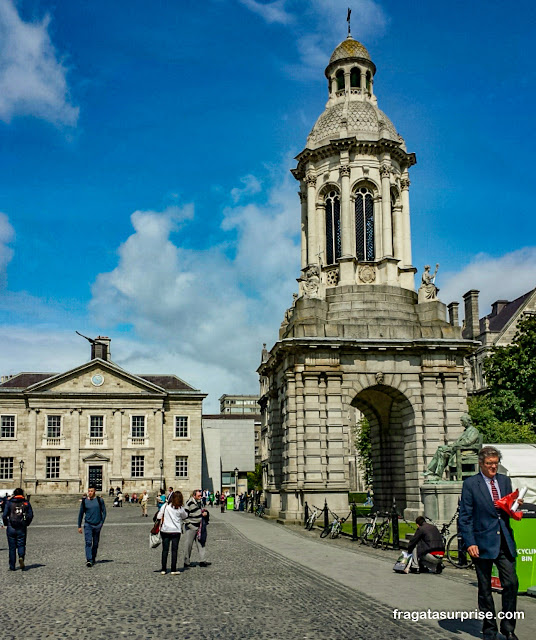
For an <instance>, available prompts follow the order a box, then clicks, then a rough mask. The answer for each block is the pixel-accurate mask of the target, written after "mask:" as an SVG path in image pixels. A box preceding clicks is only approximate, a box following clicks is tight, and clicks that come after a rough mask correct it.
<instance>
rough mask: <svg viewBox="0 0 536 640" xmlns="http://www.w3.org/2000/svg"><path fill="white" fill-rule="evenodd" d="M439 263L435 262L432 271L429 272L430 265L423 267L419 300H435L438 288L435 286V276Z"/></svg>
mask: <svg viewBox="0 0 536 640" xmlns="http://www.w3.org/2000/svg"><path fill="white" fill-rule="evenodd" d="M438 269H439V264H436V268H435V271H434V273H430V265H429V264H427V265H425V267H424V273H423V274H422V278H421V286H420V287H419V292H418V294H419V302H428V301H429V300H437V293H438V291H439V289H438V288H437V287H436V286H435V278H436V275H437V271H438Z"/></svg>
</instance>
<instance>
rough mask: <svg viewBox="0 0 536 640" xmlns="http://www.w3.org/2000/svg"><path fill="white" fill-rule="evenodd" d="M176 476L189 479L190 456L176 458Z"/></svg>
mask: <svg viewBox="0 0 536 640" xmlns="http://www.w3.org/2000/svg"><path fill="white" fill-rule="evenodd" d="M175 475H176V477H177V478H187V477H188V456H175Z"/></svg>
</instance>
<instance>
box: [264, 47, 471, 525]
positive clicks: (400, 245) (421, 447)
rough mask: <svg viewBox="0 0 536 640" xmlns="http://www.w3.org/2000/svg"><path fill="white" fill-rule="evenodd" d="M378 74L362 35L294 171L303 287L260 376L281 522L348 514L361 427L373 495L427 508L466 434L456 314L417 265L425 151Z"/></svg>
mask: <svg viewBox="0 0 536 640" xmlns="http://www.w3.org/2000/svg"><path fill="white" fill-rule="evenodd" d="M375 73H376V67H375V65H374V63H373V62H372V60H371V58H370V55H369V53H368V51H367V50H366V49H365V47H364V46H363V45H362V44H360V43H359V42H357V41H356V40H354V39H353V38H352V37H351V36H348V38H347V39H346V40H345V41H343V42H342V43H341V44H340V45H339V46H338V47H337V48H336V49H335V51H334V52H333V54H332V56H331V59H330V61H329V64H328V66H327V68H326V72H325V75H326V78H327V90H328V102H327V105H326V108H325V110H324V112H323V113H322V114H321V115H320V117H319V118H318V120H317V122H316V124H315V125H314V127H313V129H312V131H311V133H310V135H309V137H308V139H307V143H306V146H305V149H304V150H303V151H302V152H301V153H300V154H299V155H298V156H297V166H296V168H295V169H294V170H293V171H292V173H293V175H294V177H295V178H296V180H297V181H298V182H299V184H300V192H299V194H300V200H301V268H302V272H301V277H300V278H299V293H298V294H297V295H295V296H294V301H293V304H292V306H291V307H290V308H289V309H288V310H287V311H286V313H285V317H284V320H283V323H282V325H281V329H280V334H279V340H278V342H277V343H276V344H275V345H274V346H273V347H272V348H271V350H270V351H267V350H264V351H263V356H262V363H261V366H260V367H259V370H258V371H259V375H260V381H261V398H260V404H261V410H262V414H263V431H262V447H263V448H262V450H263V472H264V486H265V491H266V497H267V502H268V507H269V510H270V513H271V514H272V515H277V516H278V517H281V518H287V519H299V518H301V517H302V516H303V509H304V503H305V502H306V501H307V502H308V503H309V504H315V505H318V506H322V504H323V501H324V499H326V500H327V502H328V505H329V506H330V508H331V509H332V510H334V511H336V512H339V513H343V512H344V511H345V510H346V509H347V505H348V502H347V492H348V489H349V486H350V475H351V472H350V464H349V463H350V462H351V458H352V455H351V452H352V443H353V439H354V429H355V425H356V420H357V419H358V417H359V416H360V415H361V414H364V415H365V416H366V417H367V419H368V420H369V422H370V424H371V428H372V440H373V466H374V490H375V497H376V499H377V500H378V501H379V503H380V504H382V505H383V506H390V505H391V504H392V501H393V498H394V499H396V504H397V506H398V507H399V508H402V509H405V510H406V516H407V517H411V516H414V515H416V514H417V513H419V512H421V511H422V503H421V496H420V486H421V485H422V483H423V477H422V472H423V471H424V470H425V468H426V465H427V464H428V462H429V460H430V458H431V456H432V455H433V453H434V452H435V450H436V448H437V446H438V445H440V444H443V443H445V442H446V441H448V440H450V439H453V438H455V437H456V436H457V435H459V433H461V431H462V430H463V429H462V427H461V426H460V417H461V415H462V414H463V413H464V412H465V411H466V389H465V384H464V358H465V357H466V356H467V355H468V354H469V353H471V351H472V350H473V349H474V346H475V343H474V342H473V341H471V340H464V339H463V338H462V335H461V328H460V327H459V326H458V323H457V304H452V306H450V305H449V310H450V320H449V321H447V319H446V307H445V305H444V304H443V303H442V302H440V301H439V300H438V299H437V295H436V294H437V289H436V287H435V285H434V283H433V276H432V275H430V273H429V271H427V272H426V273H425V274H424V275H423V284H422V286H421V287H420V288H419V294H417V292H416V291H415V286H414V274H415V273H416V269H415V268H414V266H413V264H412V257H411V233H410V204H409V203H410V199H409V187H410V181H409V170H410V168H411V167H412V165H414V164H415V162H416V159H415V154H413V153H410V152H408V151H407V149H406V146H405V143H404V140H403V138H402V137H401V136H400V135H399V134H398V133H397V130H396V128H395V126H394V125H393V123H392V122H391V121H390V120H389V118H388V117H387V116H386V115H385V114H384V113H383V112H382V111H381V110H380V109H379V108H378V105H377V100H376V96H375V95H374V75H375Z"/></svg>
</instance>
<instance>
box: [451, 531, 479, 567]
mask: <svg viewBox="0 0 536 640" xmlns="http://www.w3.org/2000/svg"><path fill="white" fill-rule="evenodd" d="M445 555H446V556H447V560H448V561H449V562H450V564H451V565H452V566H454V567H456V569H470V568H471V567H472V566H473V560H472V558H471V556H470V555H469V554H468V553H460V552H459V549H458V535H457V534H456V533H455V534H454V535H452V536H451V537H450V538H449V541H448V542H447V549H446V552H445Z"/></svg>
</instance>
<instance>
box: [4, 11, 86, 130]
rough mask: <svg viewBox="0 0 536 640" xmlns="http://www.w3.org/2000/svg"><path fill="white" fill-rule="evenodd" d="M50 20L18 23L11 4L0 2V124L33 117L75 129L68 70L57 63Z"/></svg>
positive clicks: (76, 114) (75, 113) (74, 111)
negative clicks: (19, 116)
mask: <svg viewBox="0 0 536 640" xmlns="http://www.w3.org/2000/svg"><path fill="white" fill-rule="evenodd" d="M49 23H50V18H49V17H48V16H46V17H45V18H43V20H41V21H40V22H39V21H36V22H32V23H29V22H24V21H23V20H21V18H20V16H19V14H18V12H17V9H16V7H15V5H14V3H13V0H0V120H3V121H4V122H10V121H11V119H12V118H13V117H15V116H18V115H32V116H36V117H38V118H42V119H44V120H47V121H49V122H52V123H54V124H67V125H75V124H76V121H77V119H78V111H79V109H78V107H74V106H73V105H72V104H70V102H69V90H68V87H67V80H66V74H67V69H66V68H65V66H64V64H63V63H62V61H61V60H58V58H57V54H56V50H55V48H54V45H53V44H52V41H51V39H50V35H49V33H48V26H49Z"/></svg>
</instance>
